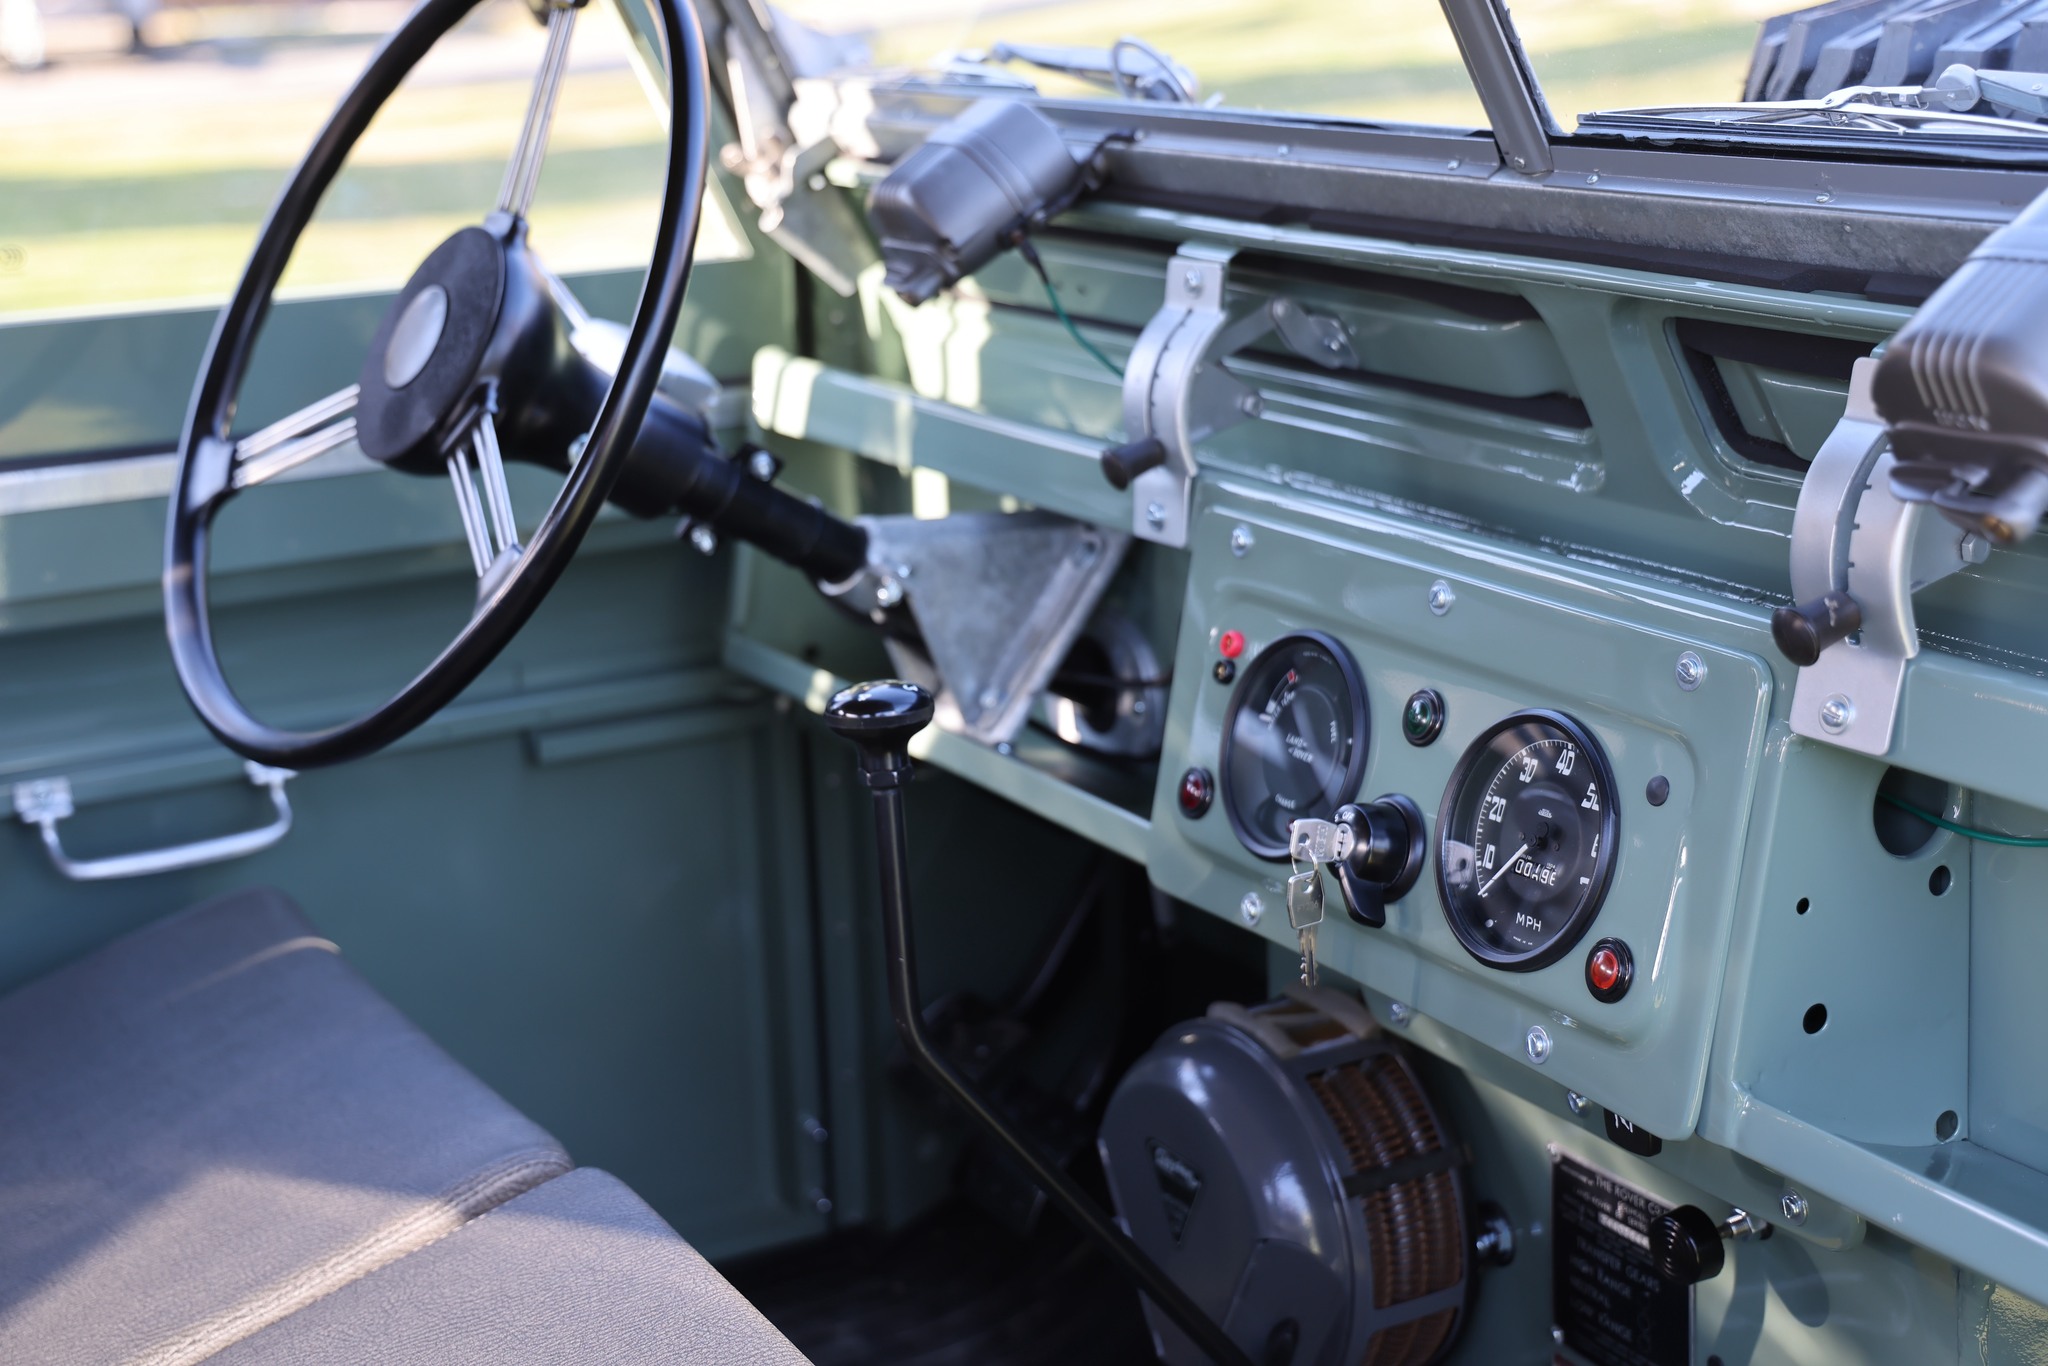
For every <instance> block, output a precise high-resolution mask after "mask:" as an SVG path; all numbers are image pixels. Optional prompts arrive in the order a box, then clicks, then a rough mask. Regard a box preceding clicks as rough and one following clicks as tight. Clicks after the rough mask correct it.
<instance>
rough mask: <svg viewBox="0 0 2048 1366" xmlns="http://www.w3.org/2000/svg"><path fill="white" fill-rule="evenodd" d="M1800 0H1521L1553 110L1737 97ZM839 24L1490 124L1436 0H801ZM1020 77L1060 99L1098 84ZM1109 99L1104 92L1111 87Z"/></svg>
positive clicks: (1302, 106) (1276, 95) (1242, 91)
mask: <svg viewBox="0 0 2048 1366" xmlns="http://www.w3.org/2000/svg"><path fill="white" fill-rule="evenodd" d="M1793 7H1795V5H1794V4H1787V3H1784V0H1521V2H1520V3H1517V4H1515V5H1514V6H1513V7H1512V12H1513V17H1514V20H1515V22H1516V24H1517V26H1518V27H1519V29H1520V31H1521V34H1522V38H1523V40H1524V42H1525V44H1526V45H1527V47H1528V49H1529V52H1530V56H1531V60H1532V62H1533V63H1534V65H1535V67H1536V71H1537V75H1538V78H1539V79H1540V80H1541V81H1542V83H1543V86H1544V89H1545V93H1546V94H1547V95H1548V97H1549V99H1550V104H1551V108H1552V110H1553V111H1555V112H1556V113H1557V115H1558V118H1559V121H1560V122H1562V123H1563V124H1564V125H1565V126H1566V127H1570V126H1571V125H1572V123H1573V117H1574V115H1575V114H1577V113H1578V112H1580V111H1581V110H1590V109H1596V108H1616V107H1620V106H1624V105H1631V104H1672V103H1682V102H1691V101H1702V100H1730V99H1736V98H1738V97H1739V96H1740V95H1741V82H1742V73H1743V72H1744V70H1746V69H1747V67H1748V64H1749V54H1750V49H1751V48H1752V47H1753V46H1754V44H1755V42H1756V27H1757V22H1758V20H1760V19H1762V18H1763V17H1764V16H1766V15H1769V14H1775V13H1778V12H1780V11H1782V10H1784V9H1788V8H1793ZM784 8H786V9H789V10H791V11H792V12H794V13H796V14H797V15H798V17H800V18H802V19H803V20H804V21H805V22H806V23H810V24H813V25H815V26H817V27H819V28H822V29H826V30H828V31H839V32H859V33H861V34H862V35H863V36H864V37H865V40H866V41H867V43H868V45H869V47H870V49H871V51H872V52H873V54H874V57H875V60H876V62H877V63H878V64H881V65H903V66H921V65H926V64H929V62H930V61H931V59H932V58H933V57H935V56H937V55H939V54H941V53H944V52H949V51H959V50H965V49H985V48H987V47H989V46H990V45H991V44H993V43H995V42H997V41H998V40H1008V41H1012V42H1033V43H1069V44H1082V45H1088V46H1094V47H1105V46H1107V45H1108V44H1109V43H1111V42H1113V41H1114V40H1115V39H1117V38H1119V37H1121V36H1123V35H1124V34H1134V35H1136V36H1137V37H1140V38H1143V39H1145V40H1146V41H1148V42H1150V43H1152V44H1153V45H1155V46H1156V47H1158V48H1160V49H1161V50H1163V51H1165V52H1166V53H1168V54H1169V55H1170V56H1172V57H1173V58H1174V59H1175V60H1176V61H1178V62H1180V63H1182V64H1183V65H1185V66H1187V67H1188V68H1190V69H1191V70H1193V71H1194V72H1195V74H1196V75H1197V76H1198V77H1199V78H1200V79H1201V83H1202V90H1203V93H1204V94H1205V95H1208V94H1213V93H1216V92H1219V91H1220V92H1221V93H1222V95H1223V102H1224V104H1225V105H1226V106H1227V107H1231V108H1240V109H1268V110H1282V111H1288V112H1294V113H1303V114H1324V115H1338V116H1344V117H1350V118H1362V119H1373V120H1396V121H1412V122H1420V123H1439V124H1450V125H1454V126H1463V127H1481V126H1483V125H1484V124H1485V122H1486V119H1485V115H1484V114H1483V112H1482V111H1481V109H1480V106H1479V100H1478V97H1477V96H1476V95H1475V94H1474V93H1473V92H1472V89H1471V83H1470V81H1469V80H1468V78H1467V77H1466V75H1465V68H1464V64H1463V63H1462V62H1461V61H1460V60H1459V57H1458V49H1457V45H1456V43H1455V42H1454V41H1453V40H1452V38H1451V34H1450V29H1449V26H1448V25H1447V24H1446V23H1445V22H1444V17H1443V11H1442V10H1441V9H1440V8H1439V7H1438V5H1437V4H1436V0H1049V2H1038V3H1034V2H1032V0H1025V2H1024V3H1015V2H1014V0H1013V2H1012V3H1007V4H1001V3H990V4H980V5H976V4H974V3H971V0H869V3H866V4H862V5H858V6H854V5H849V4H847V3H846V2H845V0H792V2H791V3H789V4H786V5H785V6H784ZM1012 70H1014V71H1015V72H1017V73H1018V74H1019V75H1023V76H1026V77H1027V78H1029V79H1032V80H1034V81H1038V82H1040V84H1041V88H1043V89H1045V90H1046V91H1047V93H1053V92H1054V91H1055V90H1057V91H1058V92H1059V93H1063V94H1066V93H1081V92H1084V91H1087V90H1089V89H1090V88H1089V87H1084V86H1080V85H1077V84H1074V83H1070V82H1069V83H1061V78H1059V77H1056V76H1050V75H1045V74H1043V73H1033V72H1032V71H1031V69H1030V68H1028V67H1025V66H1022V65H1017V66H1013V67H1012ZM1096 93H1099V91H1097V92H1096Z"/></svg>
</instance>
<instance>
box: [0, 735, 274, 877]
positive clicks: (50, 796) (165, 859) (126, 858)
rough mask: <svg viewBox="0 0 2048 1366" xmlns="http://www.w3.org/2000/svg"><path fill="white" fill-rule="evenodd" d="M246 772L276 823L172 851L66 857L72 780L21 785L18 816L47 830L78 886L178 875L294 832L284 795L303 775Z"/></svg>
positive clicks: (248, 767) (55, 858)
mask: <svg viewBox="0 0 2048 1366" xmlns="http://www.w3.org/2000/svg"><path fill="white" fill-rule="evenodd" d="M242 772H243V773H245V774H247V775H248V778H249V781H250V782H251V783H253V784H255V785H256V786H257V787H260V788H263V789H265V790H266V791H268V792H269V793H270V804H271V805H272V806H274V807H276V808H277V819H276V820H274V821H272V822H270V824H268V825H265V826H260V827H258V828H257V829H254V830H242V831H237V832H236V833H235V834H232V835H222V836H220V837H219V838H217V839H210V840H197V841H195V842H193V843H191V844H178V845H173V846H171V847H170V848H168V849H145V850H142V851H141V852H140V853H135V854H116V855H114V856H113V857H111V858H96V859H74V858H72V857H71V856H70V855H69V854H67V853H65V852H64V845H63V843H62V842H61V841H59V840H58V838H57V822H58V821H61V820H63V819H64V818H65V817H66V816H69V815H71V814H72V812H73V811H75V810H76V809H77V808H76V807H75V806H74V805H73V803H72V800H71V780H70V779H69V778H38V779H36V780H35V781H33V782H26V783H16V784H15V785H14V814H15V815H17V816H19V817H21V819H22V821H23V822H24V823H26V824H29V825H33V826H35V827H36V829H38V830H40V831H41V832H42V836H43V848H44V849H45V850H47V851H48V852H49V855H50V862H51V863H54V864H55V865H57V871H58V872H60V873H62V874H63V875H64V876H65V877H67V878H70V879H71V880H72V881H73V882H105V881H107V880H109V879H111V878H122V877H148V876H149V875H150V874H152V873H170V872H176V871H177V870H179V869H181V868H197V867H199V866H200V865H201V864H206V863H224V862H226V861H227V860H229V859H237V858H246V857H248V856H249V855H250V854H254V853H258V852H260V851H261V850H264V849H268V848H269V847H270V846H271V845H273V844H276V843H277V842H278V841H279V840H281V839H283V838H284V837H285V836H286V835H288V834H290V833H291V828H292V804H291V800H290V799H289V798H287V797H286V796H285V795H284V785H285V783H286V782H288V781H289V780H291V779H293V778H296V777H297V776H298V774H296V773H294V772H293V771H292V770H291V769H288V768H270V767H267V766H266V765H263V764H258V763H244V764H243V765H242Z"/></svg>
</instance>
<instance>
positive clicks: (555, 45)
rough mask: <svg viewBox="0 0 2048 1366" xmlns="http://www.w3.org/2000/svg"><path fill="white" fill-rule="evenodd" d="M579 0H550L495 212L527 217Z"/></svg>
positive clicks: (567, 63) (538, 179)
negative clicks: (544, 41) (543, 42)
mask: <svg viewBox="0 0 2048 1366" xmlns="http://www.w3.org/2000/svg"><path fill="white" fill-rule="evenodd" d="M581 7H582V4H581V0H575V3H566V2H565V0H549V4H548V45H547V50H546V52H544V53H543V54H542V56H541V61H540V71H539V72H538V74H536V75H535V76H534V78H533V93H532V94H531V95H530V96H528V97H527V102H526V122H525V123H524V124H523V125H522V126H521V127H520V130H519V142H518V145H517V146H515V147H514V148H513V149H512V160H511V162H510V164H508V165H507V166H506V167H505V182H504V184H503V185H502V186H500V187H499V189H498V211H499V212H500V213H509V214H511V215H512V216H513V217H514V218H524V217H526V211H527V209H529V208H530V207H531V206H532V204H533V192H534V190H535V188H536V187H538V186H539V184H540V164H541V162H542V161H543V160H545V159H546V157H547V152H548V131H549V129H550V128H551V127H552V126H553V124H554V120H555V103H556V101H557V100H559V99H560V98H561V94H562V77H563V75H564V74H565V73H566V72H567V71H568V68H569V39H570V36H571V35H572V34H573V33H574V31H575V28H576V11H577V10H578V9H580V8H581Z"/></svg>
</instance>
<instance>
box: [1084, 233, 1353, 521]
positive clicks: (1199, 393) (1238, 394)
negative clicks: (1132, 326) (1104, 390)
mask: <svg viewBox="0 0 2048 1366" xmlns="http://www.w3.org/2000/svg"><path fill="white" fill-rule="evenodd" d="M1235 254H1236V253H1235V249H1234V248H1227V247H1211V246H1206V245H1204V244H1201V243H1189V244H1188V245H1186V246H1183V247H1182V248H1181V249H1180V250H1179V251H1178V252H1176V253H1175V254H1174V256H1173V259H1172V260H1171V261H1169V262H1168V263H1167V266H1166V299H1165V302H1164V303H1162V304H1161V305H1160V308H1159V311H1158V312H1157V313H1155V314H1153V315H1152V320H1151V321H1150V322H1148V323H1146V324H1145V330H1144V331H1142V332H1140V333H1139V334H1138V340H1137V343H1136V345H1134V346H1133V347H1132V348H1131V355H1130V359H1129V361H1128V362H1127V363H1126V364H1125V367H1124V434H1125V435H1126V436H1127V437H1128V438H1129V441H1128V443H1127V444H1126V445H1125V446H1124V447H1121V448H1118V449H1119V450H1120V451H1122V452H1131V451H1134V450H1136V449H1137V448H1139V447H1141V446H1148V444H1149V443H1154V442H1156V443H1157V444H1156V446H1154V447H1150V448H1149V451H1148V454H1146V455H1142V456H1139V457H1137V458H1136V459H1135V460H1129V459H1127V460H1126V463H1125V467H1124V469H1123V470H1121V471H1118V470H1114V469H1112V468H1110V467H1107V466H1106V467H1105V473H1108V474H1109V475H1110V477H1111V482H1112V483H1114V484H1116V486H1117V487H1119V488H1122V487H1125V486H1126V485H1128V486H1129V488H1130V490H1131V531H1132V533H1133V534H1134V535H1136V536H1138V537H1139V538H1141V539H1143V540H1147V541H1157V542H1159V543H1160V544H1161V545H1173V546H1184V545H1186V544H1187V543H1188V500H1189V490H1190V489H1191V487H1192V486H1193V484H1194V479H1195V443H1196V442H1198V441H1202V440H1205V439H1207V438H1208V437H1211V436H1213V435H1215V434H1216V433H1217V432H1220V431H1222V430H1224V429H1225V428H1228V427H1233V426H1235V425H1237V424H1238V423H1240V422H1244V421H1246V420H1248V419H1250V418H1255V417H1257V416H1258V415H1259V414H1260V413H1261V412H1262V411H1264V407H1265V402H1264V400H1263V399H1262V398H1260V396H1259V394H1258V391H1256V390H1254V389H1252V388H1251V387H1250V386H1249V385H1247V384H1245V383H1244V382H1243V381H1241V380H1239V379H1238V378H1237V377H1236V376H1235V375H1232V374H1231V373H1230V372H1229V371H1228V370H1226V369H1225V368H1224V367H1223V365H1222V361H1223V360H1224V358H1226V357H1228V356H1230V355H1233V354H1235V353H1236V352H1238V351H1240V350H1242V349H1244V348H1245V347H1246V346H1248V345H1250V344H1251V343H1252V342H1255V341H1257V340H1258V339H1259V338H1260V337H1263V336H1265V335H1266V334H1267V333H1269V332H1271V333H1278V334H1279V337H1280V340H1281V341H1282V342H1284V343H1285V344H1286V345H1287V347H1288V349H1289V350H1291V351H1293V352H1294V353H1295V354H1296V355H1299V356H1301V357H1303V358H1304V359H1306V360H1310V361H1313V362H1315V363H1316V364H1318V365H1321V366H1325V367H1327V368H1329V369H1337V368H1340V367H1345V366H1356V365H1357V364H1358V356H1357V354H1356V352H1355V351H1354V350H1353V349H1352V346H1351V335H1350V333H1349V331H1348V330H1347V329H1346V328H1345V326H1344V324H1343V323H1342V322H1340V321H1338V320H1337V319H1336V318H1332V317H1328V316H1326V315H1324V314H1320V313H1315V312H1312V311H1311V310H1309V309H1307V308H1304V307H1303V306H1302V305H1301V304H1299V303H1296V302H1295V301H1294V300H1292V299H1286V298H1279V299H1273V300H1270V301H1268V302H1267V303H1266V304H1265V305H1264V306H1263V307H1261V308H1258V309H1256V310H1254V311H1253V312H1251V313H1247V314H1244V315H1242V316H1239V317H1237V318H1235V319H1233V318H1232V317H1231V315H1230V308H1229V299H1228V290H1229V284H1230V278H1229V273H1230V260H1231V257H1232V256H1233V255H1235Z"/></svg>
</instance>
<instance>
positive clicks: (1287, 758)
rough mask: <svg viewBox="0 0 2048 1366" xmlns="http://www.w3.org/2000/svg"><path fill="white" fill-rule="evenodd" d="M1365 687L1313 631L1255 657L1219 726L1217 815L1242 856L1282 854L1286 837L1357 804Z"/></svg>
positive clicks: (1345, 659) (1344, 653) (1351, 663)
mask: <svg viewBox="0 0 2048 1366" xmlns="http://www.w3.org/2000/svg"><path fill="white" fill-rule="evenodd" d="M1366 723H1367V712H1366V702H1365V682H1364V680H1363V679H1362V678H1360V676H1359V673H1358V664H1357V662H1356V661H1355V660H1353V659H1352V658H1351V653H1350V651H1348V650H1346V649H1345V648H1344V647H1343V646H1342V645H1340V644H1338V643H1337V642H1336V641H1335V640H1333V639H1332V638H1330V637H1329V636H1326V635H1324V634H1322V633H1321V632H1319V631H1302V632H1299V633H1297V634H1294V635H1286V636H1282V637H1280V638H1279V639H1278V640H1276V641H1274V642H1273V643H1272V644H1271V645H1268V646H1267V647H1266V648H1265V649H1264V650H1262V651H1260V653H1259V656H1258V658H1256V659H1254V660H1253V661H1252V662H1251V666H1250V667H1249V668H1247V669H1246V670H1245V671H1244V676H1243V678H1242V679H1241V680H1240V681H1239V682H1238V685H1237V691H1235V692H1233V693H1232V694H1231V695H1230V707H1229V710H1228V711H1226V712H1225V713H1224V717H1223V755H1222V762H1221V763H1220V764H1219V765H1218V768H1219V770H1220V772H1221V774H1222V777H1221V781H1220V782H1219V784H1218V785H1219V786H1220V787H1221V788H1222V790H1223V809H1224V811H1225V813H1226V814H1227V815H1228V816H1229V817H1230V828H1231V829H1232V830H1235V831H1236V832H1237V837H1238V839H1239V840H1241V841H1243V843H1244V847H1245V848H1247V849H1249V850H1251V851H1252V852H1253V853H1255V854H1258V855H1260V856H1262V857H1264V858H1284V857H1285V856H1286V854H1287V827H1288V826H1289V825H1290V824H1292V823H1293V822H1294V821H1297V820H1299V819H1301V818H1302V817H1304V816H1316V817H1320V818H1322V819H1325V820H1327V819H1328V818H1329V817H1330V816H1331V815H1332V814H1333V813H1334V812H1335V811H1336V810H1337V808H1338V807H1340V806H1342V805H1343V804H1344V803H1346V802H1349V801H1352V800H1354V799H1355V798H1356V797H1357V796H1358V785H1359V783H1360V782H1361V781H1362V780H1363V779H1364V777H1365V758H1366V747H1367V732H1366Z"/></svg>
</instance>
